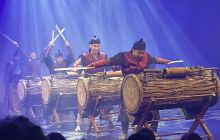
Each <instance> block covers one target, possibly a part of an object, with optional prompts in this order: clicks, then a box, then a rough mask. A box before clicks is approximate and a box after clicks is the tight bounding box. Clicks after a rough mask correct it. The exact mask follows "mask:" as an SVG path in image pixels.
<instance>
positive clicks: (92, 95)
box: [77, 77, 122, 112]
mask: <svg viewBox="0 0 220 140" xmlns="http://www.w3.org/2000/svg"><path fill="white" fill-rule="evenodd" d="M121 84H122V77H112V78H100V79H99V78H94V77H89V78H80V79H79V80H78V82H77V99H78V105H79V107H80V109H83V110H84V111H85V112H86V111H89V112H90V111H93V110H91V109H93V108H94V106H95V104H96V101H97V99H98V100H99V103H100V104H101V105H115V104H119V100H120V95H121Z"/></svg>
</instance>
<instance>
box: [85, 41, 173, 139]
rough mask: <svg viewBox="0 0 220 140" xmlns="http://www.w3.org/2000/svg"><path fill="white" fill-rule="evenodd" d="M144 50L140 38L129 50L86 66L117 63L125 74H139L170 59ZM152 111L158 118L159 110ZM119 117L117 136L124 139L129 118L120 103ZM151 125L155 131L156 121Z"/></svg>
mask: <svg viewBox="0 0 220 140" xmlns="http://www.w3.org/2000/svg"><path fill="white" fill-rule="evenodd" d="M145 51H146V43H145V42H144V41H143V39H140V40H139V41H137V42H135V43H134V45H133V47H132V49H131V51H128V52H120V53H118V54H116V55H115V56H113V57H112V58H110V59H106V58H105V59H102V60H100V61H96V62H92V63H90V64H89V65H88V66H89V67H90V66H92V67H101V66H106V65H119V66H120V67H121V70H122V74H123V75H124V76H126V75H128V74H139V73H141V72H143V70H144V69H146V68H148V66H149V64H154V63H156V64H166V63H169V62H170V60H167V59H163V58H159V57H153V56H151V55H150V54H149V53H147V52H145ZM152 113H153V115H154V119H156V120H158V119H159V118H160V116H159V111H156V112H152ZM119 119H120V121H121V126H122V134H121V135H120V136H119V139H126V137H127V134H128V126H129V120H128V116H127V114H126V112H125V107H124V105H123V104H122V105H121V109H120V116H119ZM151 126H154V128H153V127H152V129H153V130H154V131H155V132H156V131H157V126H158V122H156V124H151Z"/></svg>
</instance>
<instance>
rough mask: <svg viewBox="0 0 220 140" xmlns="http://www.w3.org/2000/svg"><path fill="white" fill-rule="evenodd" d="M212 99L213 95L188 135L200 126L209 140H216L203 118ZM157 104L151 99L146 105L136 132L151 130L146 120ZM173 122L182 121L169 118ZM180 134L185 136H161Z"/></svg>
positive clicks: (196, 118)
mask: <svg viewBox="0 0 220 140" xmlns="http://www.w3.org/2000/svg"><path fill="white" fill-rule="evenodd" d="M212 97H213V95H210V96H209V99H208V101H207V103H206V104H205V106H204V107H203V108H202V110H201V111H200V112H199V113H198V114H197V115H196V117H195V118H194V119H195V120H194V122H193V124H192V125H191V127H190V129H189V131H188V133H192V132H194V131H195V130H196V128H197V127H198V125H200V126H201V128H202V130H203V131H204V133H205V134H206V136H207V137H208V140H214V138H213V136H212V133H211V131H210V130H209V128H208V126H207V125H206V124H205V122H204V120H203V116H204V115H205V113H206V112H207V110H208V108H209V106H210V104H211V101H212ZM154 103H155V99H154V98H151V101H150V103H149V104H148V105H146V107H145V110H144V113H143V115H142V117H141V119H140V121H139V123H138V126H137V128H136V131H139V130H140V129H141V128H142V127H147V128H149V125H148V124H149V122H150V121H149V122H146V118H147V117H148V115H149V114H150V111H151V108H152V105H153V104H154ZM181 119H186V117H184V118H181ZM171 120H180V119H177V118H169V119H168V120H166V121H171ZM154 121H158V122H159V121H163V119H161V120H154ZM179 134H184V133H173V134H169V135H160V137H163V136H171V135H179Z"/></svg>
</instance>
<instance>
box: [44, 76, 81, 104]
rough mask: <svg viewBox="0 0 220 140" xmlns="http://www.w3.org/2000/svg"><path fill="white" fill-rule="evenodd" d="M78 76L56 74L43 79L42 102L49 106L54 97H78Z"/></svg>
mask: <svg viewBox="0 0 220 140" xmlns="http://www.w3.org/2000/svg"><path fill="white" fill-rule="evenodd" d="M77 79H78V74H72V75H67V74H54V75H51V76H48V77H44V78H43V79H42V100H43V103H44V104H48V103H49V102H50V100H51V99H52V97H53V96H56V95H67V96H68V95H69V96H75V97H76V83H77Z"/></svg>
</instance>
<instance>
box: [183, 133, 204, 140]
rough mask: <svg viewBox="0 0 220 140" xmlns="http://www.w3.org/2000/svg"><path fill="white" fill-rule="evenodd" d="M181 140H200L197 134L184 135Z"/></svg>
mask: <svg viewBox="0 0 220 140" xmlns="http://www.w3.org/2000/svg"><path fill="white" fill-rule="evenodd" d="M181 140H202V138H201V137H200V136H199V135H198V134H197V133H186V134H184V135H183V136H182V137H181Z"/></svg>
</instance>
